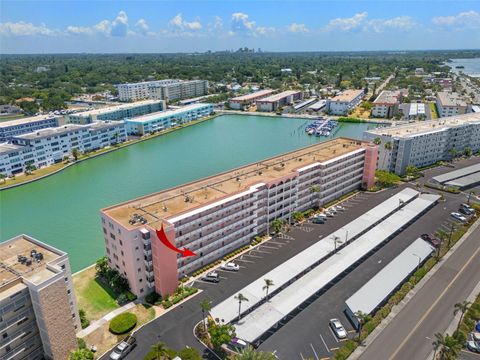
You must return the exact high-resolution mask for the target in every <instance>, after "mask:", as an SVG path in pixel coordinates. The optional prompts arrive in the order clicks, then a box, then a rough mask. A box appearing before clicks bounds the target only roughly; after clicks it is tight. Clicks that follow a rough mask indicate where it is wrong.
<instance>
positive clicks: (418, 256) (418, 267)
mask: <svg viewBox="0 0 480 360" xmlns="http://www.w3.org/2000/svg"><path fill="white" fill-rule="evenodd" d="M412 255H413V256H416V257H417V258H418V264H417V270H415V272H417V271H418V269H420V264H421V262H422V258H421V256H420V255H417V254H413V253H412Z"/></svg>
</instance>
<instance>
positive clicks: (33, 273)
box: [0, 235, 66, 292]
mask: <svg viewBox="0 0 480 360" xmlns="http://www.w3.org/2000/svg"><path fill="white" fill-rule="evenodd" d="M32 251H36V252H37V253H41V254H42V255H43V259H42V260H40V261H37V260H35V259H34V258H33V257H32V256H31V254H32ZM20 255H23V256H25V257H26V258H27V259H28V260H30V261H31V264H30V265H26V264H22V263H21V262H19V259H18V256H20ZM63 256H66V253H64V252H63V251H60V250H58V249H55V248H53V247H51V246H49V245H47V244H44V243H42V242H41V241H38V240H36V239H34V238H31V237H29V236H27V235H19V236H17V237H15V238H13V239H10V240H7V241H5V242H3V243H0V290H1V291H2V292H3V286H6V285H7V284H8V283H10V282H12V281H15V280H17V279H26V280H28V281H29V282H32V283H34V284H37V285H38V284H41V283H42V282H43V281H45V280H48V279H49V278H51V277H52V276H53V275H55V274H56V273H55V272H54V271H52V270H51V269H50V267H49V263H51V262H52V261H54V260H57V259H58V258H60V257H63Z"/></svg>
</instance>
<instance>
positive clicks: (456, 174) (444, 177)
mask: <svg viewBox="0 0 480 360" xmlns="http://www.w3.org/2000/svg"><path fill="white" fill-rule="evenodd" d="M477 172H480V164H475V165H471V166H467V167H464V168H461V169H457V170H453V171H449V172H447V173H444V174H441V175H437V176H434V177H433V178H432V180H435V181H436V182H438V183H442V184H443V183H445V182H447V181H450V180H455V179H458V178H461V177H464V176H468V175H471V174H474V173H477Z"/></svg>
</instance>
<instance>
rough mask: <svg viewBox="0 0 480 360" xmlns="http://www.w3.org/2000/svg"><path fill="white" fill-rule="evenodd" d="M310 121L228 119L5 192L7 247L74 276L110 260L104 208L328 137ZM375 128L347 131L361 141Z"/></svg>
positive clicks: (2, 210) (1, 203)
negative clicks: (15, 241) (66, 258)
mask: <svg viewBox="0 0 480 360" xmlns="http://www.w3.org/2000/svg"><path fill="white" fill-rule="evenodd" d="M303 124H305V120H304V119H291V118H278V117H265V116H246V115H243V116H242V115H223V116H219V117H217V118H215V119H213V120H210V121H206V122H203V123H200V124H198V125H194V126H191V127H187V128H185V129H182V130H179V131H175V132H172V133H170V134H167V135H164V136H159V137H157V138H154V139H151V140H148V141H145V142H142V143H138V144H135V145H132V146H129V147H126V148H124V149H121V150H118V151H115V152H112V153H109V154H106V155H104V156H100V157H97V158H94V159H90V160H88V161H84V162H82V163H79V164H77V165H75V166H72V167H70V168H67V169H66V170H65V171H63V172H61V173H59V174H56V175H53V176H51V177H49V178H46V179H43V180H40V181H37V182H34V183H31V184H28V185H24V186H21V187H18V188H14V189H10V190H5V191H1V192H0V241H5V240H7V239H9V238H11V237H13V236H15V235H17V234H21V233H25V234H28V235H31V236H33V237H36V238H37V239H39V240H41V241H43V242H46V243H48V244H50V245H53V246H55V247H58V248H60V249H61V250H64V251H66V252H68V253H69V255H70V262H71V265H72V269H73V271H77V270H80V269H81V268H83V267H85V266H88V265H90V264H92V263H93V262H94V261H95V260H96V259H98V258H99V257H101V256H102V255H103V254H104V242H103V237H102V231H101V226H100V217H99V209H101V208H103V207H106V206H110V205H113V204H116V203H119V202H122V201H127V200H130V199H132V198H135V197H139V196H142V195H145V194H149V193H152V192H155V191H160V190H162V189H166V188H169V187H172V186H175V185H179V184H182V183H185V182H189V181H192V180H196V179H199V178H202V177H206V176H209V175H213V174H215V173H218V172H221V171H225V170H228V169H232V168H235V167H238V166H241V165H245V164H248V163H251V162H255V161H258V160H261V159H264V158H267V157H271V156H275V155H278V154H281V153H284V152H287V151H291V150H295V149H298V148H300V147H303V146H307V145H309V144H313V143H315V142H320V141H325V140H326V138H323V137H322V138H317V137H315V136H308V135H306V134H305V132H304V131H303V129H302V125H303ZM372 127H375V125H373V124H365V123H363V124H342V125H340V126H339V130H338V131H337V132H336V133H335V135H334V136H335V137H338V136H346V137H354V138H361V137H362V132H363V131H364V130H366V129H368V128H372Z"/></svg>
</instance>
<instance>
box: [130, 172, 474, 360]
mask: <svg viewBox="0 0 480 360" xmlns="http://www.w3.org/2000/svg"><path fill="white" fill-rule="evenodd" d="M465 166H466V165H465ZM435 170H436V169H435ZM448 170H449V169H448V168H444V169H443V171H441V172H446V171H448ZM431 176H435V175H431ZM405 186H410V187H412V185H411V184H410V185H406V184H405V185H402V186H399V187H397V188H395V189H389V190H385V191H382V192H379V193H376V194H372V193H358V194H357V195H355V196H354V197H352V198H351V199H348V200H347V201H345V202H343V203H342V205H343V206H344V207H345V211H343V212H339V213H338V214H337V215H336V216H335V217H333V218H328V220H327V221H326V223H325V224H313V223H311V222H307V223H304V224H303V225H300V226H295V227H293V228H292V229H291V231H289V232H288V233H287V234H281V235H279V236H276V237H274V238H273V239H271V240H270V241H268V242H266V243H264V244H261V245H260V246H258V247H256V248H255V249H252V250H250V251H248V252H247V253H245V254H244V255H242V256H241V257H240V258H237V259H235V263H237V264H238V265H239V266H240V270H239V271H238V272H230V271H225V270H221V269H217V270H216V271H218V273H219V275H220V282H219V283H210V282H205V281H203V280H196V281H194V283H193V285H194V286H195V287H198V288H200V289H202V290H204V292H203V293H202V294H200V295H199V296H197V297H195V298H193V299H192V300H190V301H188V302H187V303H185V304H184V305H182V306H180V307H178V308H175V309H173V310H172V311H170V312H169V313H167V314H166V315H164V316H162V317H160V318H158V319H156V320H154V321H153V322H152V323H150V324H148V325H147V326H145V327H144V328H143V329H141V330H140V331H139V332H138V335H137V338H139V339H140V341H139V345H143V346H138V347H137V348H136V349H135V350H134V351H133V352H132V354H130V355H129V356H128V357H127V358H128V359H134V358H141V357H143V356H145V355H146V353H147V352H148V351H149V348H150V346H151V345H152V344H153V343H155V342H158V341H164V342H166V343H167V344H168V345H169V346H171V347H172V348H177V349H179V348H182V347H184V346H185V345H188V346H192V347H195V348H198V349H199V350H204V349H203V347H202V346H201V345H200V344H199V343H198V342H197V341H196V340H195V338H194V337H193V334H192V329H193V326H194V325H195V324H196V323H197V322H198V321H199V319H201V311H200V306H199V303H200V301H201V300H202V299H205V298H206V299H209V300H211V301H212V304H213V305H216V304H218V303H219V302H221V301H223V300H224V299H225V298H227V297H229V296H231V295H234V294H236V293H237V292H238V291H239V290H241V289H242V288H243V287H244V286H246V285H248V284H249V283H251V282H252V281H254V280H256V279H257V278H259V277H261V276H262V275H263V274H265V273H267V272H268V271H270V270H272V269H273V268H274V267H276V266H278V265H280V264H281V263H283V262H284V261H286V260H287V259H289V258H291V257H292V256H294V255H296V254H298V253H299V252H300V251H302V250H304V249H306V248H307V247H309V246H311V245H312V244H313V243H315V242H317V241H322V238H324V237H326V236H327V235H329V234H331V233H332V232H334V231H335V230H338V229H340V228H342V227H343V226H344V225H346V224H347V223H349V222H350V221H352V220H354V219H356V218H357V217H359V216H360V215H362V214H363V213H364V212H366V211H368V210H369V209H371V208H373V207H374V206H376V205H378V204H380V203H381V202H383V201H385V200H386V199H387V198H389V197H390V196H392V195H393V194H395V193H397V192H399V191H401V190H402V189H403V188H404V187H405ZM420 190H421V191H427V192H435V191H432V190H430V189H425V188H422V189H420ZM444 196H445V200H446V201H445V202H440V203H439V204H437V205H436V206H435V207H433V208H432V209H431V210H430V211H428V212H427V213H426V214H425V215H423V216H422V217H421V218H420V219H419V220H418V221H416V222H415V223H414V224H412V225H411V226H409V227H408V228H406V229H405V230H404V231H403V232H402V233H400V234H399V235H398V236H396V237H394V238H393V239H391V240H390V241H389V242H388V243H386V244H385V245H384V246H383V247H381V248H380V249H379V250H378V251H377V252H375V253H374V254H372V255H371V256H370V257H368V258H367V259H366V260H365V261H364V262H363V263H361V264H360V265H359V266H358V267H356V268H355V269H354V270H353V271H350V272H349V273H348V274H344V276H343V278H341V279H340V280H336V283H334V284H332V286H331V287H330V288H329V289H328V290H327V291H325V292H324V293H322V294H321V295H320V296H319V297H317V298H316V299H314V300H313V301H311V303H310V304H304V305H302V309H301V311H300V312H299V313H298V314H297V315H296V316H294V317H292V318H289V319H287V321H286V322H285V323H284V324H283V326H281V327H280V328H278V329H276V331H274V332H271V333H270V336H269V337H268V338H267V339H266V340H265V341H264V342H263V343H262V344H261V345H260V349H262V350H268V351H274V352H275V353H276V355H277V356H278V358H279V359H302V358H303V359H307V358H312V359H316V360H318V359H322V358H328V357H330V356H332V354H333V352H334V351H335V349H336V348H338V347H340V346H341V345H342V342H343V341H339V340H338V339H337V338H336V337H335V336H334V334H333V332H332V331H331V330H330V328H329V325H328V323H329V320H330V319H331V318H338V319H339V320H340V321H341V322H342V324H343V325H344V326H345V328H346V330H347V331H348V333H349V336H350V337H353V336H355V334H356V333H355V332H354V330H353V327H352V326H351V324H350V323H349V322H348V320H347V319H346V317H345V315H344V313H343V311H344V309H345V304H344V301H345V300H346V299H347V298H348V297H349V296H351V295H352V294H353V293H354V292H355V291H357V290H358V289H359V288H360V287H361V286H362V285H363V284H364V283H365V282H367V281H368V280H369V279H370V278H371V277H372V276H374V275H375V274H376V273H377V272H378V271H379V270H380V269H382V268H383V267H384V266H385V265H386V264H387V263H388V262H390V261H391V260H393V259H394V258H395V257H396V256H397V255H398V254H399V253H400V252H401V251H403V250H404V249H405V248H406V247H407V246H408V245H410V244H411V243H412V242H413V241H414V240H415V239H416V238H418V236H419V235H420V234H422V233H434V232H435V231H436V230H437V229H439V228H442V229H444V230H445V231H447V230H448V231H449V230H450V229H451V224H455V223H456V221H455V220H454V219H453V218H451V216H450V212H452V211H457V210H458V207H459V204H460V203H462V202H465V200H466V196H465V194H460V195H454V194H448V193H444ZM178 319H182V321H181V322H179V321H178ZM142 343H143V344H142ZM204 354H205V355H206V352H204Z"/></svg>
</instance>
